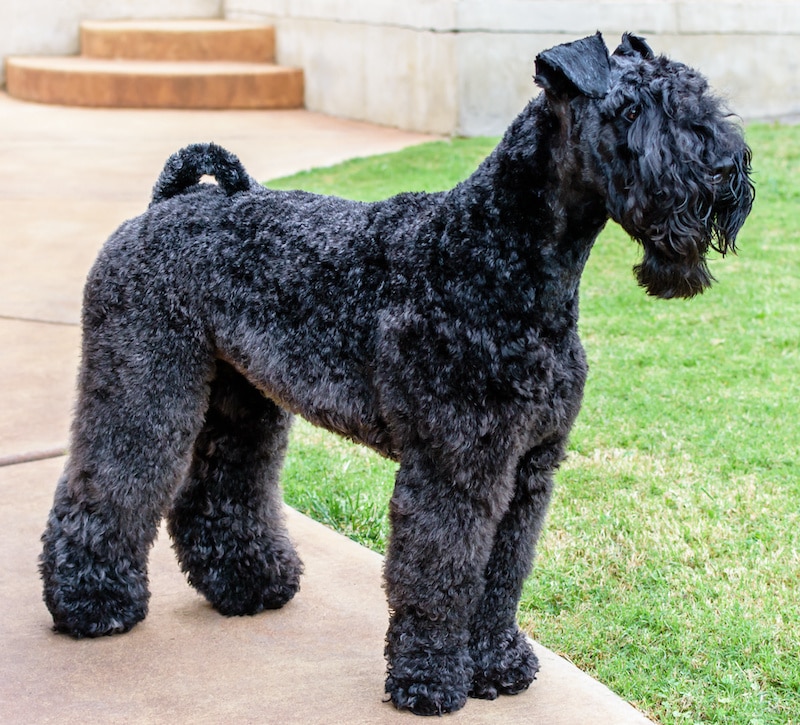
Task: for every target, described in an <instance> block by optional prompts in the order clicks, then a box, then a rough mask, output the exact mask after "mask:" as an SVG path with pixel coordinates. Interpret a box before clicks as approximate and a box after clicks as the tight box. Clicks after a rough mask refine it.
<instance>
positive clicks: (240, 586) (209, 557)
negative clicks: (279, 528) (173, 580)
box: [180, 539, 303, 617]
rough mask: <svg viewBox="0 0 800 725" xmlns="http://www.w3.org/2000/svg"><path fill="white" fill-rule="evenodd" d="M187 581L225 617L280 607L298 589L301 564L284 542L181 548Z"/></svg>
mask: <svg viewBox="0 0 800 725" xmlns="http://www.w3.org/2000/svg"><path fill="white" fill-rule="evenodd" d="M180 554H181V556H180V559H181V568H182V569H183V570H184V572H186V573H187V575H188V579H189V583H190V584H191V585H192V586H193V587H194V588H195V589H197V591H199V592H200V593H201V594H202V595H203V596H204V597H205V598H206V599H207V600H208V601H209V602H210V603H211V605H212V606H213V607H214V608H215V609H216V610H217V611H218V612H219V613H220V614H224V615H225V616H226V617H232V616H243V615H251V614H257V613H258V612H262V611H264V610H266V609H280V608H281V607H282V606H283V605H284V604H286V603H287V602H288V601H289V600H290V599H292V597H294V595H295V594H296V593H297V591H298V590H299V589H300V575H301V574H302V572H303V565H302V562H301V561H300V559H299V558H298V556H297V554H296V553H295V551H294V548H293V547H292V546H291V544H290V543H289V541H288V539H287V540H285V541H280V540H279V541H273V542H271V544H270V543H263V544H262V545H260V546H259V545H256V544H253V545H251V546H250V547H238V548H236V547H233V548H232V549H231V550H229V551H225V550H224V549H222V548H211V547H207V548H204V547H202V546H196V547H195V548H194V549H193V550H187V549H185V548H184V549H182V550H181V551H180Z"/></svg>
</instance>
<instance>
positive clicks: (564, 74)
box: [534, 33, 611, 98]
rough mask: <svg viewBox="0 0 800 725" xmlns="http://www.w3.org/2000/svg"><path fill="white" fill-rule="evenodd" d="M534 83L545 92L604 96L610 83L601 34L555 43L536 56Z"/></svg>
mask: <svg viewBox="0 0 800 725" xmlns="http://www.w3.org/2000/svg"><path fill="white" fill-rule="evenodd" d="M534 80H535V81H536V83H537V85H539V86H540V87H541V88H543V89H544V90H545V91H547V92H548V93H551V94H554V95H557V96H563V95H567V96H570V97H574V96H577V95H579V94H583V95H584V96H588V97H589V98H603V97H604V96H605V95H606V93H608V89H609V87H610V85H611V64H610V62H609V59H608V48H606V44H605V42H604V41H603V36H602V35H601V34H600V33H595V34H594V35H590V36H589V37H588V38H582V39H581V40H576V41H574V42H572V43H564V44H563V45H557V46H555V47H554V48H550V49H549V50H545V51H542V52H541V53H539V55H538V56H536V75H535V76H534Z"/></svg>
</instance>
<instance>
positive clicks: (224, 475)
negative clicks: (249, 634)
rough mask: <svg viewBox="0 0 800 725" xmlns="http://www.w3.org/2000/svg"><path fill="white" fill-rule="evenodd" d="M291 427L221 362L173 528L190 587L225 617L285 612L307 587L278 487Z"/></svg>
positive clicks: (170, 521)
mask: <svg viewBox="0 0 800 725" xmlns="http://www.w3.org/2000/svg"><path fill="white" fill-rule="evenodd" d="M291 421H292V416H291V415H290V414H289V413H287V412H286V411H284V410H282V409H281V408H279V407H278V406H277V405H275V404H274V403H272V402H271V401H270V400H268V399H267V398H265V397H264V396H263V395H262V394H261V393H260V392H259V391H258V390H257V389H256V388H254V387H253V386H252V385H251V384H250V383H249V382H248V381H247V380H246V379H245V378H244V377H243V376H241V375H240V374H239V373H238V372H236V370H234V369H233V368H232V367H231V366H230V365H228V364H227V363H224V362H217V374H216V377H215V379H214V381H213V383H212V386H211V397H210V404H209V409H208V413H207V415H206V420H205V424H204V426H203V430H202V432H201V433H200V435H199V436H198V438H197V441H196V444H195V448H194V458H193V461H192V465H191V469H190V471H189V475H188V476H187V478H186V480H185V482H184V484H183V486H182V487H181V488H180V489H179V491H178V493H177V495H176V497H175V501H174V503H173V506H172V509H171V510H170V512H169V514H168V526H169V533H170V535H171V536H172V539H173V542H174V547H175V550H176V552H177V554H178V559H179V560H180V564H181V568H182V569H183V571H184V572H185V573H186V574H187V576H188V579H189V583H190V584H191V585H192V586H193V587H195V588H196V589H197V590H198V591H199V592H201V593H202V594H203V595H204V596H205V597H206V599H208V601H209V602H210V603H211V604H212V605H213V606H214V607H215V608H216V609H217V610H218V611H219V612H221V613H222V614H226V615H243V614H255V613H256V612H260V611H262V610H264V609H277V608H278V607H281V606H283V605H284V604H285V603H286V602H288V601H289V600H290V599H291V598H292V597H293V596H294V594H295V593H296V592H297V590H298V588H299V583H300V574H301V571H302V565H301V563H300V560H299V559H298V557H297V554H296V553H295V550H294V547H293V546H292V543H291V541H290V540H289V537H288V535H287V532H286V527H285V524H284V517H283V512H282V499H281V491H280V487H279V485H278V477H279V474H280V469H281V465H282V463H283V458H284V454H285V452H286V444H287V438H288V432H289V427H290V425H291Z"/></svg>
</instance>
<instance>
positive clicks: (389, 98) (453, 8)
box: [224, 0, 800, 135]
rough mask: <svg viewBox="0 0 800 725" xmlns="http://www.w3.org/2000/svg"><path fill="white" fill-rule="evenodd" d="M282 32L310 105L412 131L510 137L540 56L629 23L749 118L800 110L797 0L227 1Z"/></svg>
mask: <svg viewBox="0 0 800 725" xmlns="http://www.w3.org/2000/svg"><path fill="white" fill-rule="evenodd" d="M224 13H225V15H226V16H227V17H231V18H237V19H250V20H268V21H270V22H274V23H275V24H276V25H277V27H278V36H277V42H278V57H279V61H280V62H282V63H286V64H290V65H298V66H301V67H303V68H304V69H305V70H306V103H307V106H308V108H310V109H312V110H319V111H323V112H326V113H331V114H334V115H339V116H346V117H349V118H357V119H363V120H369V121H375V122H377V123H385V124H389V125H394V126H400V127H402V128H408V129H415V130H420V131H433V132H438V133H460V134H465V135H475V134H496V133H500V132H501V131H502V130H503V129H504V128H505V126H506V125H507V123H508V122H509V120H510V119H511V118H513V116H514V115H516V113H517V112H518V111H519V110H520V109H521V108H522V107H523V105H524V104H525V103H526V102H527V100H528V99H529V98H530V97H531V96H533V95H535V93H536V92H537V91H536V89H535V87H534V86H533V83H532V81H531V75H532V73H533V61H534V58H535V56H536V53H537V52H538V51H540V50H542V49H544V48H547V47H550V46H552V45H556V44H558V43H562V42H566V41H568V40H571V39H574V38H577V37H581V36H583V35H588V34H590V33H593V32H594V31H595V30H598V29H599V30H601V31H602V32H603V34H604V36H605V37H606V42H607V43H608V45H609V46H610V47H611V48H612V49H613V47H614V45H615V44H616V42H617V41H618V39H619V36H620V34H621V33H622V32H623V31H625V30H630V31H634V32H638V33H641V34H643V35H645V36H646V37H647V38H648V41H649V42H650V44H651V45H652V46H653V48H654V49H655V50H656V51H657V52H663V53H666V54H668V55H670V56H672V57H674V58H677V59H680V60H682V61H684V62H686V63H688V64H690V65H693V66H695V67H697V68H699V69H700V70H701V71H703V72H704V73H705V74H706V75H707V76H708V77H709V79H710V80H711V83H712V85H713V86H714V87H715V88H716V89H717V91H718V92H720V93H721V94H722V95H723V96H725V97H727V98H728V99H729V101H730V105H731V107H732V108H733V109H734V110H735V111H736V112H737V113H739V114H740V115H742V116H743V117H745V118H754V117H772V116H780V115H786V114H798V113H800V2H798V0H771V1H770V0H638V1H636V2H634V1H627V0H591V1H587V0H224Z"/></svg>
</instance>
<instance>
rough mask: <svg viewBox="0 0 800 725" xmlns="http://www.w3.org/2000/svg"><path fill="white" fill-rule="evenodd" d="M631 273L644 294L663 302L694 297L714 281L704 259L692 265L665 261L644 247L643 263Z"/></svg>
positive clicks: (680, 261)
mask: <svg viewBox="0 0 800 725" xmlns="http://www.w3.org/2000/svg"><path fill="white" fill-rule="evenodd" d="M633 271H634V274H635V275H636V279H637V280H638V282H639V284H640V285H641V286H642V287H644V288H645V290H647V294H649V295H652V296H654V297H660V298H662V299H672V298H674V297H694V296H695V295H697V294H700V293H701V292H703V291H704V290H705V289H706V288H707V287H710V286H711V283H712V282H713V281H714V278H713V277H712V276H711V272H710V271H709V269H708V265H707V264H706V261H705V259H702V258H701V259H700V260H699V261H697V262H693V263H689V262H686V261H685V260H680V259H678V260H673V259H668V258H667V257H665V256H663V255H661V254H659V253H658V252H652V251H649V250H648V248H647V247H645V253H644V257H643V259H642V261H641V262H640V263H639V264H637V265H636V266H635V267H634V268H633Z"/></svg>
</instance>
